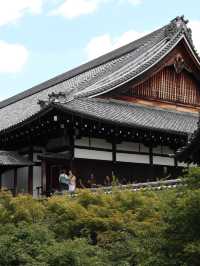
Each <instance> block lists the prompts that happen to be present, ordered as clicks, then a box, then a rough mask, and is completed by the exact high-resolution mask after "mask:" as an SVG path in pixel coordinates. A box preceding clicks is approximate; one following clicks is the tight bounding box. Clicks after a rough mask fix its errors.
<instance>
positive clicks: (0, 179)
mask: <svg viewBox="0 0 200 266" xmlns="http://www.w3.org/2000/svg"><path fill="white" fill-rule="evenodd" d="M1 175H2V171H0V190H1V189H2V176H1Z"/></svg>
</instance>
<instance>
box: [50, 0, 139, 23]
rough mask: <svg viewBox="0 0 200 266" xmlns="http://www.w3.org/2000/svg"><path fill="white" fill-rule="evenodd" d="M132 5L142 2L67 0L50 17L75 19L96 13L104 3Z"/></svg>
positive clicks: (133, 0) (137, 0) (132, 0)
mask: <svg viewBox="0 0 200 266" xmlns="http://www.w3.org/2000/svg"><path fill="white" fill-rule="evenodd" d="M127 2H128V3H130V4H132V5H134V6H136V5H139V4H141V2H142V0H65V1H64V2H63V3H62V4H61V5H59V6H58V7H57V8H56V9H55V10H53V11H51V12H50V15H56V16H57V15H58V16H63V17H65V18H68V19H73V18H76V17H79V16H81V15H86V14H91V13H93V12H95V11H96V10H97V9H98V8H99V6H100V5H101V4H103V3H112V4H118V3H127Z"/></svg>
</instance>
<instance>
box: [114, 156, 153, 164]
mask: <svg viewBox="0 0 200 266" xmlns="http://www.w3.org/2000/svg"><path fill="white" fill-rule="evenodd" d="M116 159H117V161H118V162H129V163H144V164H149V163H150V161H149V155H142V154H126V153H117V154H116Z"/></svg>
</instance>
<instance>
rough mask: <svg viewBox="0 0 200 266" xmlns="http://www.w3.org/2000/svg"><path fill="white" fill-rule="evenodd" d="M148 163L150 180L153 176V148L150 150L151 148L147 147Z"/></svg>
mask: <svg viewBox="0 0 200 266" xmlns="http://www.w3.org/2000/svg"><path fill="white" fill-rule="evenodd" d="M149 162H150V171H149V179H150V180H151V177H152V176H153V174H154V169H153V148H152V146H150V147H149Z"/></svg>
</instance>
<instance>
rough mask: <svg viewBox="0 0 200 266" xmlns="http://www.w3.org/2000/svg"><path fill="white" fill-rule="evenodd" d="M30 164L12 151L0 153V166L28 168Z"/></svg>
mask: <svg viewBox="0 0 200 266" xmlns="http://www.w3.org/2000/svg"><path fill="white" fill-rule="evenodd" d="M28 165H32V163H31V162H30V161H29V160H27V159H26V158H24V157H22V156H20V155H19V154H18V153H16V152H13V151H0V166H28Z"/></svg>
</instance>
